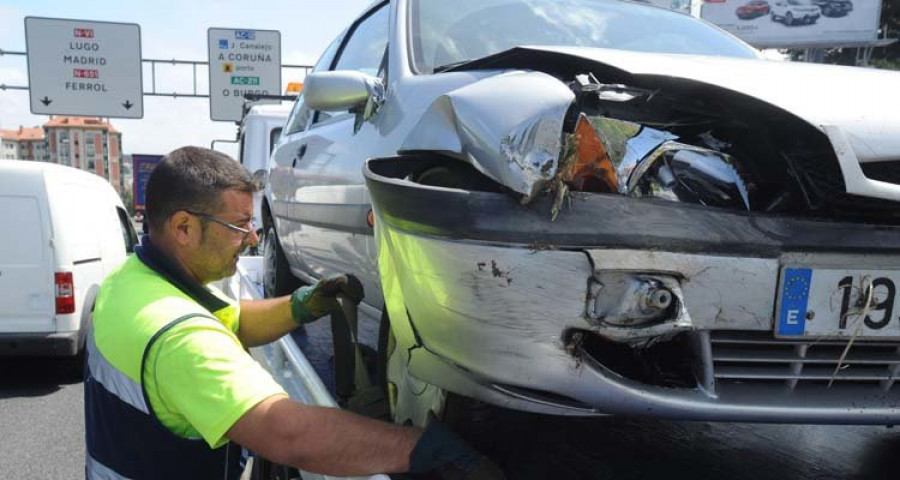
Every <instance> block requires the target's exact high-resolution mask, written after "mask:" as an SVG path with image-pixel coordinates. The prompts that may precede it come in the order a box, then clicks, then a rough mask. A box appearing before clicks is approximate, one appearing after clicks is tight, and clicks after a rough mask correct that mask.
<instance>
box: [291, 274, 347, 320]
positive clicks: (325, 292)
mask: <svg viewBox="0 0 900 480" xmlns="http://www.w3.org/2000/svg"><path fill="white" fill-rule="evenodd" d="M341 293H343V294H344V295H346V296H347V297H349V298H350V300H352V301H353V303H359V302H361V301H362V299H363V296H364V293H363V287H362V283H360V282H359V279H358V278H356V277H354V276H353V275H351V274H349V273H348V274H345V275H332V276H330V277H325V278H323V279H321V280H319V281H318V282H316V283H315V285H310V286H308V287H300V288H298V289H297V290H295V291H294V293H292V294H291V315H292V316H293V317H294V321H296V322H297V323H299V324H300V325H303V324H305V323H309V322H312V321H314V320H317V319H319V318H320V317H324V316H325V315H328V314H329V313H331V312H332V311H334V310H336V309H338V308H340V304H339V303H338V301H337V298H336V297H337V295H338V294H341Z"/></svg>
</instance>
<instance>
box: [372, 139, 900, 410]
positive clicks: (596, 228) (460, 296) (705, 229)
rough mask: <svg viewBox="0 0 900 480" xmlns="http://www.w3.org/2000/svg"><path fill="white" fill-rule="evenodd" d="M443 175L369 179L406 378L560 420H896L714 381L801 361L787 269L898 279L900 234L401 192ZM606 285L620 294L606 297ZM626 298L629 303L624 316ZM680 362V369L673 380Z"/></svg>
mask: <svg viewBox="0 0 900 480" xmlns="http://www.w3.org/2000/svg"><path fill="white" fill-rule="evenodd" d="M433 161H434V160H431V159H429V158H426V157H397V158H389V159H376V160H370V161H369V162H368V163H367V167H366V170H365V176H366V181H367V185H368V188H369V190H370V192H371V196H372V199H373V205H374V207H375V211H376V214H377V222H376V230H377V232H376V234H377V237H378V242H379V249H380V252H379V268H380V270H381V273H382V281H383V283H384V284H385V285H394V286H396V289H395V290H392V291H394V292H399V293H397V294H396V295H390V294H389V295H387V296H386V302H387V303H388V308H389V310H390V311H391V312H392V322H393V320H394V314H393V312H395V311H404V312H405V313H406V315H407V316H408V320H409V323H410V324H411V326H412V328H413V330H414V335H413V337H414V338H415V345H414V346H413V347H412V348H411V349H410V350H409V352H410V365H409V367H410V372H411V373H412V374H413V375H414V376H416V377H417V378H420V379H423V380H425V381H427V382H430V383H434V384H435V385H438V386H441V387H442V388H445V389H448V390H451V391H455V392H458V393H461V394H464V395H469V396H473V397H476V398H480V399H482V400H486V401H490V402H493V403H496V404H500V405H506V406H510V407H514V408H520V409H524V410H532V411H541V412H547V413H557V414H559V413H568V414H576V415H577V414H582V415H583V414H597V413H615V414H639V415H651V416H657V417H664V418H679V419H698V420H699V419H702V420H732V421H760V422H786V423H791V422H802V423H805V422H810V423H851V424H893V423H897V422H898V421H900V408H898V405H900V388H898V387H892V388H888V389H887V390H885V389H884V387H883V386H877V385H876V386H872V385H866V384H861V383H858V382H852V381H842V382H838V383H837V384H836V385H834V386H833V387H832V388H831V389H827V388H825V387H824V385H823V384H821V383H820V382H815V381H808V382H807V381H800V382H794V383H793V386H792V387H787V386H786V385H788V384H789V383H788V381H789V380H790V379H787V378H781V377H777V376H776V377H772V378H768V377H767V378H758V379H753V378H738V377H733V376H729V375H727V374H724V373H722V372H726V371H727V369H721V368H720V367H721V365H722V362H728V361H731V360H729V358H731V357H729V355H732V354H733V350H734V347H735V345H739V346H740V345H742V346H744V347H746V346H747V345H750V346H752V348H754V349H757V350H759V352H762V353H760V354H763V353H765V352H768V351H770V350H771V348H770V347H771V346H772V344H775V345H777V347H778V348H779V349H782V350H783V348H787V351H788V352H791V351H795V350H796V348H798V347H799V343H798V342H793V343H792V342H787V341H785V342H780V341H778V340H776V339H775V338H774V336H773V315H774V311H775V292H776V291H777V289H778V281H779V280H778V279H779V271H780V268H781V266H782V265H784V264H785V262H787V261H788V260H790V261H794V260H796V258H797V257H798V256H800V257H802V258H803V259H805V260H807V261H812V260H815V259H816V258H819V257H818V256H828V255H830V256H831V257H834V256H837V257H838V258H839V259H840V260H841V261H844V262H847V263H854V264H860V263H867V264H871V265H881V266H882V267H883V266H884V265H892V266H893V267H894V268H897V269H900V228H896V227H883V226H879V227H866V226H860V225H845V224H840V223H825V222H815V221H811V220H803V219H790V218H775V217H765V216H754V215H749V214H742V213H739V212H730V211H721V210H720V211H716V210H712V209H708V208H704V207H698V206H693V205H684V204H675V203H671V202H664V201H653V200H649V201H648V200H636V199H630V198H626V197H622V196H619V195H616V194H609V195H604V194H593V195H588V194H584V195H581V196H579V197H578V198H576V199H574V200H573V204H572V207H571V209H570V210H569V211H567V212H566V215H564V216H562V217H561V218H560V219H559V220H558V221H557V222H555V223H552V222H550V220H549V218H547V216H546V214H545V212H546V211H547V210H546V208H543V207H546V205H543V207H542V205H541V202H544V203H546V202H549V201H550V200H549V199H546V198H539V199H537V200H536V203H537V204H536V205H529V206H525V205H521V204H520V203H518V202H517V201H516V200H515V199H513V198H511V197H510V196H508V195H504V194H496V193H486V192H476V191H467V190H459V189H448V188H441V187H428V186H423V185H420V184H416V183H413V182H411V181H409V180H406V178H407V177H408V176H409V174H410V173H411V172H413V171H415V170H417V169H420V168H422V167H423V166H425V165H427V164H428V163H429V162H433ZM445 161H446V160H445ZM797 252H801V253H797ZM821 252H827V255H826V253H821ZM829 258H830V257H829ZM811 259H812V260H811ZM832 261H834V260H832ZM598 284H602V285H603V286H604V287H603V288H599V289H598V288H597V285H598ZM604 288H606V289H608V290H607V291H612V292H616V291H618V292H620V293H619V294H613V295H612V296H611V297H607V298H605V299H604V298H603V295H604V293H603V290H604ZM617 289H618V290H617ZM660 292H664V293H666V294H669V295H671V298H668V299H667V298H664V297H665V296H662V297H661V296H660ZM623 295H632V296H633V297H634V298H633V300H634V301H633V302H621V301H620V302H616V300H617V299H618V300H621V299H622V296H623ZM629 309H632V310H629ZM633 309H638V310H641V311H643V312H645V313H647V317H646V318H645V321H641V322H637V323H629V322H627V321H623V320H622V319H623V318H625V317H633V316H634V314H633V311H634V310H633ZM616 312H619V313H621V312H625V314H624V315H619V317H616ZM628 312H632V313H628ZM895 343H896V342H895ZM897 346H900V343H898V344H897ZM782 350H779V352H781V353H777V354H775V355H773V357H772V361H775V360H777V359H778V358H780V357H779V356H780V355H783V351H782ZM754 351H755V350H754ZM751 356H753V355H751ZM671 358H677V359H679V362H682V363H683V364H684V365H678V367H677V368H675V367H672V368H668V367H667V365H669V364H670V363H671V362H669V359H671ZM764 360H765V359H764ZM634 365H640V366H641V368H637V369H636V368H633V367H634ZM654 369H656V371H652V370H654ZM648 370H649V371H651V372H650V373H648ZM798 376H802V375H800V374H798Z"/></svg>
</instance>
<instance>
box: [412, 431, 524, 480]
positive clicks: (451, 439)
mask: <svg viewBox="0 0 900 480" xmlns="http://www.w3.org/2000/svg"><path fill="white" fill-rule="evenodd" d="M409 471H410V472H411V473H426V472H436V473H437V474H438V475H439V476H440V478H442V479H444V480H504V479H505V478H506V477H505V476H504V475H503V471H501V470H500V468H499V467H498V466H497V465H495V464H494V463H493V462H491V461H490V460H488V459H487V457H485V456H484V455H481V454H480V453H478V452H476V451H475V450H473V449H472V447H470V446H469V445H468V444H467V443H466V442H464V441H463V440H462V439H461V438H459V437H458V436H457V435H456V434H455V433H453V432H451V431H450V430H449V429H448V428H447V427H445V426H444V425H443V424H441V423H438V422H433V423H432V424H431V425H429V426H428V428H427V429H425V432H424V433H423V434H422V436H421V437H419V441H418V442H417V443H416V446H415V448H414V449H413V451H412V453H411V454H410V456H409Z"/></svg>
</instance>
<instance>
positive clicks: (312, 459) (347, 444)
mask: <svg viewBox="0 0 900 480" xmlns="http://www.w3.org/2000/svg"><path fill="white" fill-rule="evenodd" d="M421 435H422V431H421V430H419V429H417V428H411V427H400V426H397V425H393V424H390V423H386V422H382V421H378V420H373V419H370V418H366V417H362V416H359V415H356V414H353V413H350V412H347V411H344V410H339V409H336V408H323V407H312V406H308V405H303V404H300V403H297V402H294V401H292V400H290V399H288V398H287V397H285V396H281V395H276V396H272V397H269V398H267V399H266V400H263V401H262V402H260V403H259V404H258V405H256V406H255V407H253V408H252V409H250V410H249V411H248V412H247V413H245V414H244V415H243V416H242V417H241V418H240V419H239V420H238V421H237V422H235V424H234V425H233V426H232V427H231V429H229V430H228V432H227V433H226V436H227V437H228V438H229V439H230V440H232V441H234V442H237V443H238V444H240V445H242V446H244V447H246V448H248V449H250V450H253V451H255V452H259V453H260V454H261V455H262V456H263V457H265V458H267V459H268V460H271V461H273V462H275V463H278V464H282V465H289V466H292V467H295V468H299V469H302V470H305V471H309V472H317V473H322V474H327V475H336V476H352V475H371V474H376V473H399V472H405V471H408V470H409V468H410V465H409V460H410V454H411V453H412V451H413V448H414V447H415V445H416V442H417V441H418V440H419V437H420V436H421Z"/></svg>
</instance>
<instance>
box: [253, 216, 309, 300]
mask: <svg viewBox="0 0 900 480" xmlns="http://www.w3.org/2000/svg"><path fill="white" fill-rule="evenodd" d="M263 240H264V241H265V245H264V247H263V293H264V294H265V296H266V298H271V297H280V296H282V295H288V294H290V293H292V292H293V291H294V290H296V289H297V288H298V287H300V286H301V285H302V284H301V282H300V280H298V279H297V278H296V277H294V275H293V274H292V273H291V269H290V268H289V267H288V262H287V258H286V257H285V256H284V251H283V250H282V249H281V242H279V241H278V236H277V235H276V234H275V226H274V225H273V224H272V222H269V226H268V228H267V229H266V234H265V237H264V239H263Z"/></svg>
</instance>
